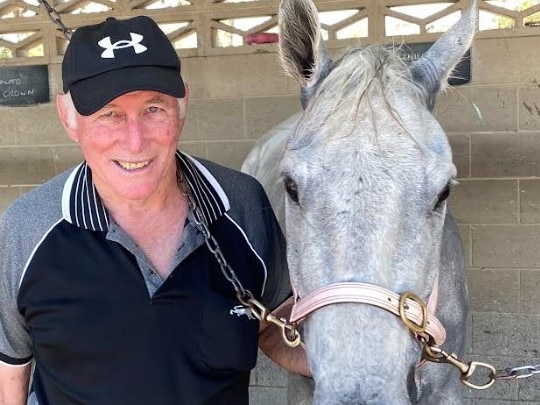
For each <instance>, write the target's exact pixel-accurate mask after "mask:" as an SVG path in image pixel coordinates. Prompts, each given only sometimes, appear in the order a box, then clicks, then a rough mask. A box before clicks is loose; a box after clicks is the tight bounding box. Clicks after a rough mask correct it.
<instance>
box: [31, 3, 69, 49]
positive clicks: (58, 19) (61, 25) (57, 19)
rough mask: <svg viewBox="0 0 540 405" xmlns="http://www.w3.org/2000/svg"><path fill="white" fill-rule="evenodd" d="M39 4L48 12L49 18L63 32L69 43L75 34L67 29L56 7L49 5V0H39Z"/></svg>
mask: <svg viewBox="0 0 540 405" xmlns="http://www.w3.org/2000/svg"><path fill="white" fill-rule="evenodd" d="M38 3H39V4H41V5H42V6H43V7H44V8H45V10H46V11H47V15H48V16H49V18H50V19H51V21H52V22H53V23H55V24H56V25H57V26H58V31H61V32H62V34H63V35H64V38H66V39H67V40H68V41H69V40H71V34H73V30H72V29H71V28H68V27H66V25H65V24H64V22H63V21H62V17H60V14H59V13H58V11H56V10H55V9H54V7H52V6H51V5H50V4H49V3H47V0H38Z"/></svg>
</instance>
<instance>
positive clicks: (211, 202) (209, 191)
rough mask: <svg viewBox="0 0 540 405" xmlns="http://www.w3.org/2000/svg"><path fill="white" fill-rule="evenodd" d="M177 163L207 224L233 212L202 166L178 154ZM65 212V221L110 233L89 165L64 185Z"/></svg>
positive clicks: (72, 173)
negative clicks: (230, 211) (229, 211)
mask: <svg viewBox="0 0 540 405" xmlns="http://www.w3.org/2000/svg"><path fill="white" fill-rule="evenodd" d="M176 164H177V166H178V167H179V168H180V170H182V172H183V173H184V176H185V178H186V181H187V182H188V184H189V187H190V190H191V193H192V195H193V198H194V199H195V202H196V204H197V205H198V206H199V207H200V208H201V212H202V214H203V217H204V221H205V222H206V224H207V225H210V224H212V223H213V222H214V221H216V220H217V219H218V218H220V217H222V216H223V214H224V213H225V212H227V211H228V210H229V209H230V203H229V199H228V198H227V195H226V194H225V191H223V188H222V187H221V186H220V185H219V183H218V181H217V180H216V178H215V177H214V176H213V175H212V174H211V173H210V172H209V171H208V169H207V168H206V167H204V166H203V164H202V163H200V162H199V161H197V160H195V159H194V158H193V157H191V156H189V155H187V154H185V153H183V152H180V151H177V152H176ZM62 213H63V216H64V218H65V219H66V221H68V222H69V223H71V224H74V225H77V226H78V227H80V228H84V229H89V230H92V231H98V232H107V231H108V230H109V222H110V217H109V214H108V212H107V209H106V208H105V206H104V205H103V202H102V201H101V198H100V197H99V194H98V192H97V190H96V188H95V185H94V182H93V181H92V171H91V170H90V168H89V167H88V165H87V164H86V162H83V163H81V164H80V165H78V166H77V167H76V168H75V169H74V170H73V172H71V174H70V175H69V177H68V179H67V180H66V183H65V184H64V191H63V194H62Z"/></svg>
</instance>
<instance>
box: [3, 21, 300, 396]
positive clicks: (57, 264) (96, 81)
mask: <svg viewBox="0 0 540 405" xmlns="http://www.w3.org/2000/svg"><path fill="white" fill-rule="evenodd" d="M62 73H63V83H64V92H65V94H63V95H59V96H58V98H57V107H58V112H59V116H60V119H61V121H62V123H63V125H64V127H65V129H66V132H67V134H68V135H69V137H70V138H71V139H72V140H73V141H75V142H76V143H78V144H79V146H80V148H81V151H82V153H83V155H84V159H85V161H84V162H83V163H81V164H80V165H79V166H77V167H76V168H74V169H72V170H70V171H68V172H66V173H64V174H61V175H59V176H57V177H56V178H54V179H52V180H50V181H48V182H47V183H45V184H44V185H42V186H40V187H38V188H36V189H35V190H33V191H32V192H30V193H28V194H26V195H24V196H22V197H21V198H19V199H18V200H17V201H15V202H14V203H13V204H12V205H11V206H10V207H9V208H8V209H7V210H6V211H5V213H4V215H3V216H2V218H1V221H0V278H1V280H2V282H1V283H0V302H1V307H0V404H1V405H22V404H26V403H29V404H32V405H34V404H42V405H45V404H53V405H62V404H88V405H101V404H111V405H128V404H129V405H137V404H141V405H143V404H144V405H149V404H156V405H168V404H170V405H173V404H174V405H181V404H186V405H194V404H203V403H204V404H206V403H208V404H235V405H239V404H247V403H248V383H249V371H250V370H251V369H252V368H253V367H254V365H255V362H256V355H257V344H258V340H259V341H260V342H262V343H263V344H262V345H261V347H265V348H266V349H267V352H268V353H269V354H270V355H271V356H272V357H274V359H275V360H276V361H277V362H278V363H282V364H284V365H285V366H287V360H288V361H289V364H288V367H289V368H294V367H297V366H295V365H294V364H291V359H292V358H290V357H283V352H282V351H281V349H280V344H279V343H278V340H277V339H276V337H275V336H276V334H275V333H273V332H269V330H270V329H271V328H267V329H264V328H263V329H264V330H263V333H262V334H259V322H258V321H257V320H255V319H253V317H252V316H251V314H250V312H249V311H248V310H247V308H246V307H245V306H243V305H242V303H241V302H239V301H238V299H237V295H236V290H238V289H239V288H240V289H241V288H245V289H247V290H249V291H251V292H252V293H253V295H254V296H255V297H256V298H257V299H259V300H261V302H263V303H264V304H265V305H266V306H268V307H270V308H273V307H275V306H277V305H278V304H279V303H280V302H281V301H282V300H283V299H284V298H285V297H284V295H286V294H287V291H288V277H287V273H286V268H285V266H284V263H283V262H282V260H283V259H282V258H283V255H282V253H283V252H282V249H283V247H284V246H283V239H282V235H281V233H280V230H279V227H278V225H277V223H276V221H275V218H274V216H273V213H272V210H271V208H270V204H269V203H268V200H267V198H266V196H265V194H264V192H263V190H262V188H261V187H260V185H259V184H258V183H257V182H256V181H255V180H254V179H252V178H251V177H249V176H247V175H244V174H242V173H239V172H236V171H233V170H230V169H226V168H224V167H221V166H218V165H216V164H213V163H210V162H208V161H203V160H197V159H195V158H192V157H190V156H188V155H186V154H184V153H182V152H180V151H178V150H177V143H178V139H179V136H180V133H181V130H182V126H183V124H184V119H185V114H186V108H187V100H188V91H187V88H186V87H185V86H184V83H183V81H182V78H181V76H180V61H179V59H178V57H177V55H176V52H175V50H174V48H173V47H172V45H171V43H170V42H169V40H168V39H167V37H166V36H165V35H164V34H163V32H162V31H161V30H160V29H159V27H158V26H157V25H156V24H155V22H154V21H152V20H151V19H149V18H147V17H136V18H133V19H129V20H116V19H114V18H108V19H107V20H106V21H105V22H103V23H101V24H98V25H93V26H86V27H82V28H79V29H78V30H77V31H76V32H75V33H74V35H73V37H72V39H71V42H70V44H69V46H68V49H67V51H66V54H65V57H64V61H63V65H62ZM208 246H211V247H212V249H209V247H208ZM216 246H217V247H218V249H216ZM215 250H218V252H217V254H218V255H219V254H220V253H221V254H222V255H223V257H225V260H226V261H227V264H228V265H230V268H232V269H233V270H234V273H233V272H231V271H230V268H229V267H227V266H223V265H222V264H221V265H220V261H219V260H218V258H217V257H216V253H215V252H212V251H215ZM259 336H263V339H260V338H259ZM32 360H34V362H35V370H34V373H33V383H32V386H31V390H30V394H28V392H27V391H28V390H27V387H28V381H29V375H30V369H31V363H32ZM304 367H305V366H304ZM300 369H301V367H300ZM300 371H302V370H300ZM304 371H305V368H304Z"/></svg>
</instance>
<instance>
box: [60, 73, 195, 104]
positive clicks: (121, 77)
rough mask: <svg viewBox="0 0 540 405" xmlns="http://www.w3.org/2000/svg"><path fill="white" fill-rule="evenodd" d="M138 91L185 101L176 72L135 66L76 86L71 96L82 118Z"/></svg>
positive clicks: (73, 87)
mask: <svg viewBox="0 0 540 405" xmlns="http://www.w3.org/2000/svg"><path fill="white" fill-rule="evenodd" d="M137 90H152V91H157V92H159V93H164V94H168V95H170V96H173V97H177V98H182V97H184V96H185V94H186V91H185V87H184V82H183V80H182V77H181V76H180V73H179V72H178V70H176V69H170V68H165V67H159V66H133V67H125V68H121V69H116V70H111V71H109V72H105V73H102V74H99V75H97V76H94V77H90V78H88V79H85V80H81V81H79V82H76V83H73V84H72V85H71V86H70V89H69V91H70V94H71V98H72V99H73V104H74V105H75V108H76V109H77V111H78V112H79V114H81V115H92V114H93V113H95V112H96V111H98V110H99V109H101V108H102V107H104V106H105V105H106V104H108V103H109V102H111V101H112V100H114V99H115V98H117V97H119V96H121V95H122V94H126V93H129V92H131V91H137Z"/></svg>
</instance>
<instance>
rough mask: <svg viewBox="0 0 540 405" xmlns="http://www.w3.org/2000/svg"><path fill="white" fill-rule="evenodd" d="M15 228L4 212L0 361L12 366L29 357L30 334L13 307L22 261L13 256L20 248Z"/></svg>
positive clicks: (0, 218)
mask: <svg viewBox="0 0 540 405" xmlns="http://www.w3.org/2000/svg"><path fill="white" fill-rule="evenodd" d="M16 231H17V227H16V225H14V224H10V222H9V220H8V216H7V215H6V214H4V215H2V216H0V361H2V362H3V363H6V364H9V365H13V366H18V365H24V364H27V363H28V362H30V360H31V359H32V352H31V349H30V347H31V345H30V337H29V335H28V331H27V328H26V324H25V322H24V319H23V317H22V315H21V314H20V312H19V311H18V308H17V294H18V289H19V281H20V278H21V276H22V273H23V264H22V263H21V260H18V259H19V258H18V257H17V252H20V251H21V249H20V248H21V247H20V246H18V245H19V244H18V242H17V239H16V238H15V237H14V235H15V232H16ZM19 232H20V230H19Z"/></svg>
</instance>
